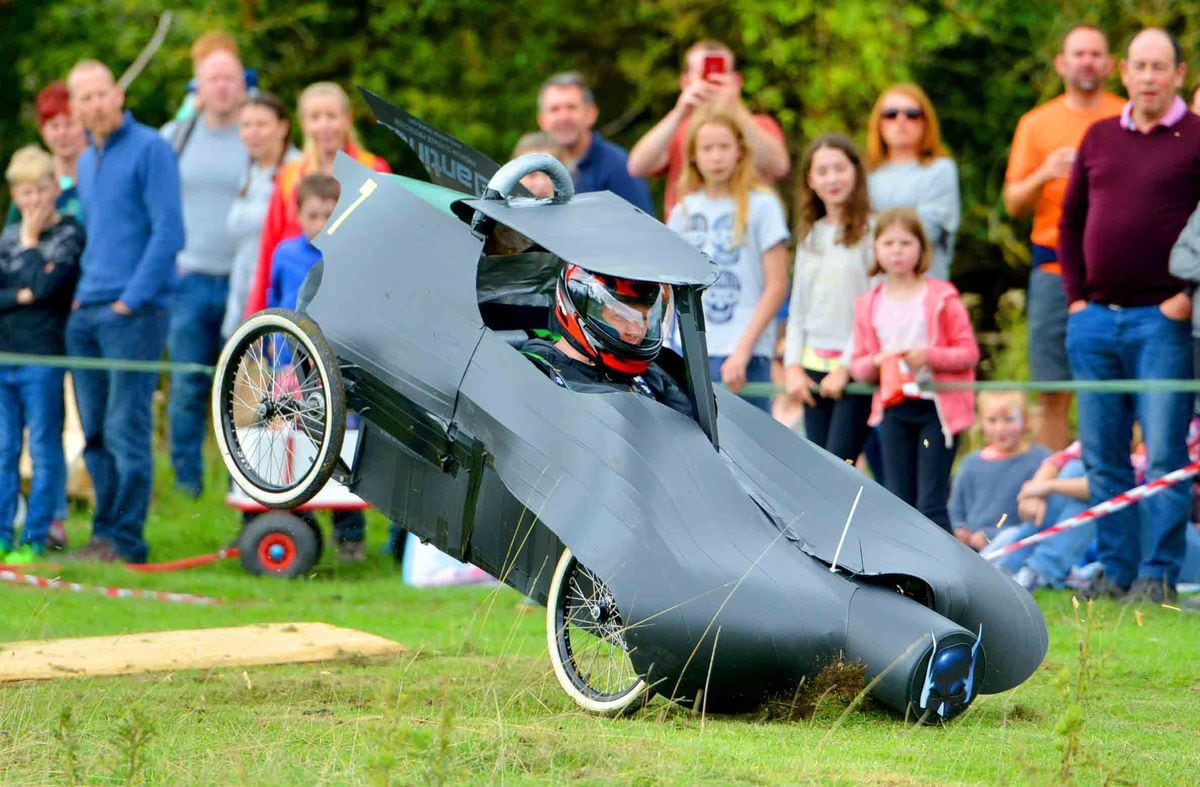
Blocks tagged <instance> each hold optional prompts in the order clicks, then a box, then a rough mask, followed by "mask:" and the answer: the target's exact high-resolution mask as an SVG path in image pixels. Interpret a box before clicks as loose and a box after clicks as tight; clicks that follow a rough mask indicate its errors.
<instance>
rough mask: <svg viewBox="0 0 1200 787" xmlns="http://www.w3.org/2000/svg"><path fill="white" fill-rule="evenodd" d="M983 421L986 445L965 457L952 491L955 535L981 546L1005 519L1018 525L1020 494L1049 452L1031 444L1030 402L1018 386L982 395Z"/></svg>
mask: <svg viewBox="0 0 1200 787" xmlns="http://www.w3.org/2000/svg"><path fill="white" fill-rule="evenodd" d="M978 407H979V421H980V424H981V426H982V429H983V439H984V442H985V445H984V447H983V448H982V449H980V450H979V451H976V452H974V453H972V454H970V455H969V456H967V457H966V458H965V459H964V460H963V462H962V465H961V466H960V467H959V471H958V475H957V476H956V477H955V479H954V485H953V487H952V488H951V492H950V523H951V526H952V527H953V529H954V535H955V537H956V538H958V540H959V541H961V542H963V543H964V544H966V545H967V546H969V547H971V548H972V549H974V550H976V551H979V550H982V549H983V548H985V547H986V546H987V545H988V543H989V542H990V541H991V540H992V539H993V538H995V537H996V534H997V532H998V530H999V528H1000V527H1001V526H1002V525H1003V524H1005V523H1006V524H1009V525H1014V526H1015V525H1016V524H1017V523H1018V522H1019V521H1020V519H1019V517H1018V513H1017V495H1018V493H1019V492H1020V491H1021V485H1022V484H1024V483H1025V482H1026V481H1028V480H1029V479H1030V478H1031V477H1032V476H1033V474H1034V473H1035V472H1036V471H1037V469H1038V467H1039V466H1040V465H1041V463H1042V461H1043V460H1044V459H1046V458H1047V457H1048V456H1050V451H1048V450H1047V449H1045V448H1043V447H1042V446H1040V445H1030V443H1029V440H1028V438H1027V427H1026V423H1027V422H1028V420H1029V419H1028V411H1029V406H1028V402H1027V401H1026V399H1025V396H1024V395H1023V394H1020V393H1018V392H1015V391H999V392H992V391H988V392H984V393H981V394H980V395H979V404H978Z"/></svg>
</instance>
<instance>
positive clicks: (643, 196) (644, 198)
mask: <svg viewBox="0 0 1200 787" xmlns="http://www.w3.org/2000/svg"><path fill="white" fill-rule="evenodd" d="M575 171H576V173H577V177H576V183H575V186H576V188H575V190H576V191H578V192H580V193H583V192H585V191H611V192H612V193H613V194H616V195H617V196H618V197H622V198H624V200H625V201H626V202H630V203H632V204H634V205H636V206H637V207H639V208H641V209H642V210H643V211H645V212H646V213H649V214H650V215H651V216H653V215H654V205H653V204H651V202H650V187H649V186H647V185H646V181H644V180H642V179H641V178H635V177H633V176H632V175H630V174H629V154H628V153H626V152H625V149H624V148H622V147H621V146H620V145H618V144H616V143H615V142H609V141H608V140H607V139H605V138H604V137H602V136H600V134H598V133H597V132H595V131H593V132H592V144H590V145H588V149H587V153H584V154H583V158H581V159H579V161H577V162H575Z"/></svg>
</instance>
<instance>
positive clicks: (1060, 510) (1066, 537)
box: [991, 461, 1096, 588]
mask: <svg viewBox="0 0 1200 787" xmlns="http://www.w3.org/2000/svg"><path fill="white" fill-rule="evenodd" d="M1083 475H1084V470H1083V463H1082V462H1077V461H1073V462H1068V463H1067V466H1066V467H1064V468H1063V469H1062V472H1061V473H1059V474H1058V477H1059V478H1082V477H1083ZM1087 507H1088V506H1087V503H1084V502H1082V501H1080V500H1075V499H1073V498H1070V497H1065V496H1063V495H1050V496H1049V497H1047V498H1046V517H1045V520H1044V522H1045V524H1046V525H1052V524H1057V523H1059V522H1061V521H1063V520H1064V519H1069V518H1071V517H1073V516H1075V515H1076V514H1078V513H1079V512H1081V511H1083V510H1084V509H1086V508H1087ZM1039 530H1041V528H1039V527H1038V526H1037V525H1032V524H1023V525H1018V526H1017V527H1012V528H1008V527H1006V528H1004V529H1003V530H1002V531H1001V533H1000V535H999V536H997V537H996V539H995V540H993V541H992V544H991V546H992V547H993V548H999V547H1002V546H1005V545H1007V544H1012V543H1014V542H1016V541H1020V540H1021V539H1022V538H1025V537H1026V536H1031V535H1033V534H1034V533H1036V532H1038V531H1039ZM1095 538H1096V520H1093V521H1091V522H1087V523H1085V524H1082V525H1080V526H1079V527H1075V528H1072V529H1070V530H1064V531H1063V532H1061V533H1057V534H1055V535H1053V536H1051V537H1050V538H1047V539H1046V540H1045V541H1041V542H1039V543H1037V544H1034V545H1033V546H1031V547H1026V548H1025V549H1021V550H1018V551H1016V552H1013V553H1012V554H1010V555H1006V556H1004V557H1002V558H1000V560H999V565H1001V566H1004V568H1006V569H1008V570H1009V571H1010V572H1016V571H1017V570H1018V569H1020V568H1021V566H1024V565H1028V566H1029V567H1030V568H1032V569H1033V570H1034V571H1037V572H1038V574H1039V575H1040V576H1041V578H1042V579H1044V580H1046V581H1047V582H1049V583H1050V584H1051V585H1052V586H1054V587H1056V588H1062V586H1063V582H1065V581H1066V579H1067V574H1069V573H1070V572H1071V567H1072V566H1074V565H1077V564H1078V563H1079V561H1080V560H1082V559H1083V556H1084V555H1085V554H1086V553H1087V550H1088V547H1089V546H1091V544H1092V541H1094V540H1095Z"/></svg>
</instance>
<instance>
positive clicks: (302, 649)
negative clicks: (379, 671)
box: [0, 623, 404, 682]
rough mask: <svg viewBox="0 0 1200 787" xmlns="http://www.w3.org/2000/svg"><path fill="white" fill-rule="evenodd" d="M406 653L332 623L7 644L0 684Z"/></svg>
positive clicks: (0, 659) (0, 657) (0, 650)
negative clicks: (83, 676)
mask: <svg viewBox="0 0 1200 787" xmlns="http://www.w3.org/2000/svg"><path fill="white" fill-rule="evenodd" d="M402 652H404V646H403V645H401V644H400V643H399V642H393V641H392V640H390V639H384V638H383V637H378V636H376V635H374V634H368V633H366V632H365V631H356V630H354V629H346V628H339V627H338V626H330V625H328V624H326V623H263V624H255V625H250V626H236V627H233V628H213V629H190V630H185V631H154V632H146V633H142V634H121V635H119V636H115V637H78V638H74V639H45V640H29V641H24V642H10V643H7V644H3V645H0V682H5V681H16V680H49V679H52V678H66V677H75V676H81V675H130V674H134V673H139V672H163V671H167V672H170V671H174V670H184V669H211V668H214V667H234V666H247V665H257V664H290V663H300V662H312V661H329V660H332V659H338V658H343V657H346V656H383V655H388V654H394V653H402Z"/></svg>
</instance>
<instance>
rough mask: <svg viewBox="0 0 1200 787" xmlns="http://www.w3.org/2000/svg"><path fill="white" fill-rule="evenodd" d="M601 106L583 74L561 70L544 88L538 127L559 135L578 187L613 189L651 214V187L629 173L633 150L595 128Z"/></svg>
mask: <svg viewBox="0 0 1200 787" xmlns="http://www.w3.org/2000/svg"><path fill="white" fill-rule="evenodd" d="M598 114H599V110H598V109H597V108H596V99H595V97H594V96H593V95H592V90H591V88H589V87H588V85H587V82H586V81H584V79H583V75H582V74H579V73H578V72H575V71H567V72H564V73H561V74H555V75H554V76H552V77H550V78H549V79H547V80H546V81H545V83H544V84H543V85H542V89H541V91H540V92H539V93H538V115H537V123H538V128H540V129H541V130H542V131H544V132H546V133H547V134H549V135H550V136H552V137H554V138H555V139H556V140H558V144H560V145H562V146H563V148H564V149H565V150H566V152H567V156H568V157H569V159H570V164H571V166H572V167H573V169H574V171H575V190H576V191H579V192H585V191H606V190H607V191H611V192H612V193H614V194H616V195H617V196H618V197H621V198H623V199H625V200H626V201H627V202H630V203H632V204H634V205H636V206H637V207H639V208H641V209H642V210H644V211H645V212H646V213H649V214H651V215H653V214H654V207H653V205H652V204H651V202H650V187H649V186H647V185H646V181H644V180H642V179H641V178H635V177H633V176H632V175H630V174H629V170H628V168H627V167H628V161H629V154H628V153H627V152H625V149H624V148H622V147H621V146H620V145H617V144H615V143H613V142H609V141H608V140H607V139H605V138H604V137H602V136H600V134H599V132H596V131H593V130H592V126H594V125H595V124H596V117H597V115H598Z"/></svg>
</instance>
